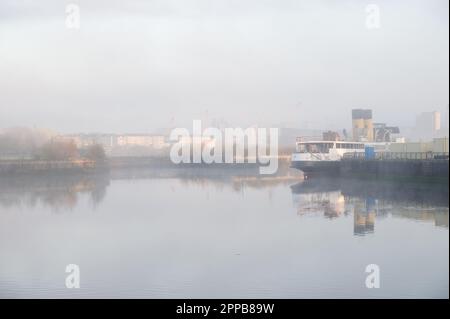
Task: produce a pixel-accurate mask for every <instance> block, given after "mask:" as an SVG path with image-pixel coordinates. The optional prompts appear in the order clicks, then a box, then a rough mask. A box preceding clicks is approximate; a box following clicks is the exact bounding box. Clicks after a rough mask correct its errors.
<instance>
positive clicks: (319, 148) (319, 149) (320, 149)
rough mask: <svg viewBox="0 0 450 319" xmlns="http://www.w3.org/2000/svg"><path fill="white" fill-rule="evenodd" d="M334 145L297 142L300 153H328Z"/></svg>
mask: <svg viewBox="0 0 450 319" xmlns="http://www.w3.org/2000/svg"><path fill="white" fill-rule="evenodd" d="M333 147H334V144H333V143H306V144H297V151H298V152H299V153H328V151H329V149H330V148H333Z"/></svg>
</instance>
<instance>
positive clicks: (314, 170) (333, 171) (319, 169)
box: [291, 161, 340, 176]
mask: <svg viewBox="0 0 450 319" xmlns="http://www.w3.org/2000/svg"><path fill="white" fill-rule="evenodd" d="M339 162H340V161H292V162H291V167H293V168H296V169H299V170H301V171H302V172H303V174H305V175H306V176H313V175H314V176H316V175H320V176H321V175H323V176H336V175H339V172H340V167H339Z"/></svg>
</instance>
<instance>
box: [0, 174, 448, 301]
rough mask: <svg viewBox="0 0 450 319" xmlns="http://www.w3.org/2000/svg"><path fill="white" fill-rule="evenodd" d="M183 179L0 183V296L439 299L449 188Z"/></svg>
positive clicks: (444, 274)
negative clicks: (74, 283)
mask: <svg viewBox="0 0 450 319" xmlns="http://www.w3.org/2000/svg"><path fill="white" fill-rule="evenodd" d="M193 176H194V175H192V176H190V175H187V176H177V175H176V174H174V175H173V174H172V175H170V174H169V175H167V176H160V175H157V176H155V175H154V174H153V175H152V174H140V173H136V172H134V173H119V174H115V175H114V174H113V176H108V177H96V178H86V177H83V178H81V177H70V178H69V177H65V178H27V179H23V180H18V179H14V180H5V179H3V180H2V181H1V182H0V297H9V298H19V297H44V298H47V297H57V298H59V297H88V298H91V297H95V298H97V297H125V298H127V297H145V298H147V297H149V298H215V297H219V298H222V297H223V298H346V297H356V298H374V297H375V298H380V297H400V298H410V297H425V298H448V296H449V285H448V283H449V277H448V276H449V275H448V273H449V233H448V215H449V208H448V188H444V187H443V186H440V187H432V186H425V187H423V186H420V185H413V186H405V185H401V186H399V185H394V186H392V185H391V184H382V183H381V184H380V183H378V184H376V183H370V182H349V181H336V180H309V181H304V182H302V181H301V180H293V179H289V180H286V179H283V178H278V179H270V178H265V179H262V178H259V177H257V176H253V177H252V176H235V175H233V174H231V173H227V174H226V176H216V177H193ZM443 188H444V189H443ZM68 264H77V265H79V266H80V270H81V288H80V289H67V288H66V287H65V278H66V276H67V274H66V273H65V267H66V265H68ZM368 264H377V265H379V267H380V278H381V281H380V283H381V287H380V288H379V289H368V288H366V286H365V279H366V276H367V273H365V267H366V266H367V265H368Z"/></svg>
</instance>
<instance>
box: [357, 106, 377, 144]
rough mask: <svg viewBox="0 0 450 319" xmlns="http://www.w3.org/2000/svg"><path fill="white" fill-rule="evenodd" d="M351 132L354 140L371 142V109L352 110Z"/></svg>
mask: <svg viewBox="0 0 450 319" xmlns="http://www.w3.org/2000/svg"><path fill="white" fill-rule="evenodd" d="M352 132H353V140H354V141H356V142H373V140H374V138H373V121H372V110H365V109H353V110H352Z"/></svg>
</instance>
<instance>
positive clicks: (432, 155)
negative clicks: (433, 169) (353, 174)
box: [343, 151, 449, 160]
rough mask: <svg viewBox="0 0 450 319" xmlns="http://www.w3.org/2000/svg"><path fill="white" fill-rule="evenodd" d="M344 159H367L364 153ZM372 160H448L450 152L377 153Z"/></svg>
mask: <svg viewBox="0 0 450 319" xmlns="http://www.w3.org/2000/svg"><path fill="white" fill-rule="evenodd" d="M343 159H361V160H363V159H366V154H365V153H364V152H351V153H345V154H344V155H343ZM367 159H370V160H433V159H435V160H439V159H440V160H448V159H449V153H448V152H386V151H383V152H376V153H375V154H372V156H371V157H370V158H367Z"/></svg>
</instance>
